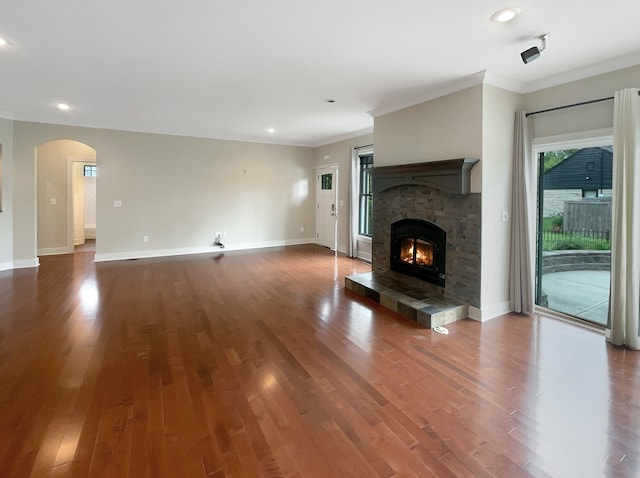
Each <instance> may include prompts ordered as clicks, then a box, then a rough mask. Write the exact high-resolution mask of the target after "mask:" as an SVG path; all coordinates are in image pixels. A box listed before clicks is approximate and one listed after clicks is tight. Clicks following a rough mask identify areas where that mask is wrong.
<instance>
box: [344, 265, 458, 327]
mask: <svg viewBox="0 0 640 478" xmlns="http://www.w3.org/2000/svg"><path fill="white" fill-rule="evenodd" d="M345 287H346V288H347V289H349V290H351V291H353V292H355V293H356V294H358V295H361V296H363V297H369V298H370V299H373V300H375V301H376V302H379V303H380V305H382V306H384V307H386V308H387V309H390V310H393V311H394V312H398V313H399V314H400V315H402V316H404V317H406V318H408V319H411V320H413V321H414V322H418V323H419V324H420V325H424V326H425V327H428V328H430V329H432V328H433V327H438V326H442V325H445V324H449V323H451V322H455V321H456V320H460V319H464V318H466V317H468V316H469V306H468V305H465V304H459V303H452V302H451V301H450V300H446V301H445V299H444V298H442V297H437V296H434V295H433V294H432V293H430V292H428V291H425V290H421V289H418V288H415V287H413V286H411V285H410V284H409V283H408V282H405V281H403V280H402V279H400V278H398V277H396V276H394V275H392V274H385V273H380V272H373V271H372V272H365V273H364V274H354V275H350V276H347V277H345Z"/></svg>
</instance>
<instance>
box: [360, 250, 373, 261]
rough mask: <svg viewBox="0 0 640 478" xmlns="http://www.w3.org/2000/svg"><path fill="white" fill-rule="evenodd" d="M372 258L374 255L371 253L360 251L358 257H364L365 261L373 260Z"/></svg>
mask: <svg viewBox="0 0 640 478" xmlns="http://www.w3.org/2000/svg"><path fill="white" fill-rule="evenodd" d="M372 258H373V257H372V255H371V254H370V253H367V252H360V251H358V259H362V260H363V261H367V262H371V260H372Z"/></svg>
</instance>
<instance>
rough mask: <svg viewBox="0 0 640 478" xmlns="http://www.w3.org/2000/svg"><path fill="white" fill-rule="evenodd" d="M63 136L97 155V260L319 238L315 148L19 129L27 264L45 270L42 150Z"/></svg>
mask: <svg viewBox="0 0 640 478" xmlns="http://www.w3.org/2000/svg"><path fill="white" fill-rule="evenodd" d="M61 138H68V139H73V140H76V141H80V142H82V143H85V144H87V145H88V146H90V147H92V148H94V149H95V150H96V152H97V156H96V159H97V164H98V165H99V168H100V169H99V172H98V178H97V223H98V232H97V235H98V241H97V254H96V259H97V260H103V259H115V258H126V257H145V256H152V255H164V254H174V253H188V252H201V251H208V250H215V249H214V248H212V247H211V246H210V245H211V243H212V242H213V239H214V234H215V232H223V231H228V236H227V237H225V238H222V242H224V243H225V245H227V250H229V249H233V248H244V247H259V246H267V245H277V244H283V243H285V242H287V243H296V242H312V240H313V239H312V238H309V237H306V235H304V234H303V233H300V226H304V228H305V231H307V233H305V234H309V232H310V231H314V230H315V209H314V185H313V177H314V172H313V165H314V155H313V150H312V149H311V148H303V147H292V146H278V145H268V144H258V143H245V142H236V141H223V140H210V139H199V138H187V137H178V136H168V135H154V134H143V133H130V132H122V131H113V130H103V129H93V128H79V127H71V126H58V125H50V124H40V123H29V122H18V121H17V122H15V124H14V166H15V175H14V193H15V194H14V196H15V204H16V205H17V207H16V209H15V215H14V217H15V220H14V244H15V245H16V247H15V248H14V250H15V252H14V257H15V258H16V259H18V260H21V261H25V262H28V261H32V262H34V263H35V262H36V261H35V253H36V252H35V251H36V244H35V236H36V234H35V224H36V221H35V217H36V216H35V211H36V207H35V196H36V195H35V189H34V184H35V180H34V178H35V175H34V174H35V169H34V166H35V161H34V150H35V148H36V147H38V146H39V145H42V144H44V143H46V142H48V141H51V140H56V139H61ZM114 200H119V201H121V202H122V207H119V208H116V207H114V206H113V202H114ZM145 235H147V236H149V242H147V243H145V242H143V236H145Z"/></svg>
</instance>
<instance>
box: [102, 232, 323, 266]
mask: <svg viewBox="0 0 640 478" xmlns="http://www.w3.org/2000/svg"><path fill="white" fill-rule="evenodd" d="M314 242H315V238H306V239H286V240H284V241H268V242H252V243H242V244H225V247H224V248H220V247H214V246H205V247H185V248H180V249H153V250H146V251H126V252H107V253H96V255H95V259H94V260H95V262H106V261H122V260H128V259H146V258H151V257H168V256H184V255H187V254H205V253H212V252H228V251H244V250H249V249H263V248H267V247H282V246H294V245H301V244H313V243H314ZM223 244H224V242H223Z"/></svg>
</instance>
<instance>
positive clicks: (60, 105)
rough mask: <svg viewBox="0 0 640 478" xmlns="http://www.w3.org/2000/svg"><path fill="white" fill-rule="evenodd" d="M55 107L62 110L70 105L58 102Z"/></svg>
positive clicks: (65, 109)
mask: <svg viewBox="0 0 640 478" xmlns="http://www.w3.org/2000/svg"><path fill="white" fill-rule="evenodd" d="M56 107H57V108H58V109H59V110H62V111H67V110H68V109H69V108H70V106H69V105H68V104H66V103H58V104H57V105H56Z"/></svg>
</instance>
